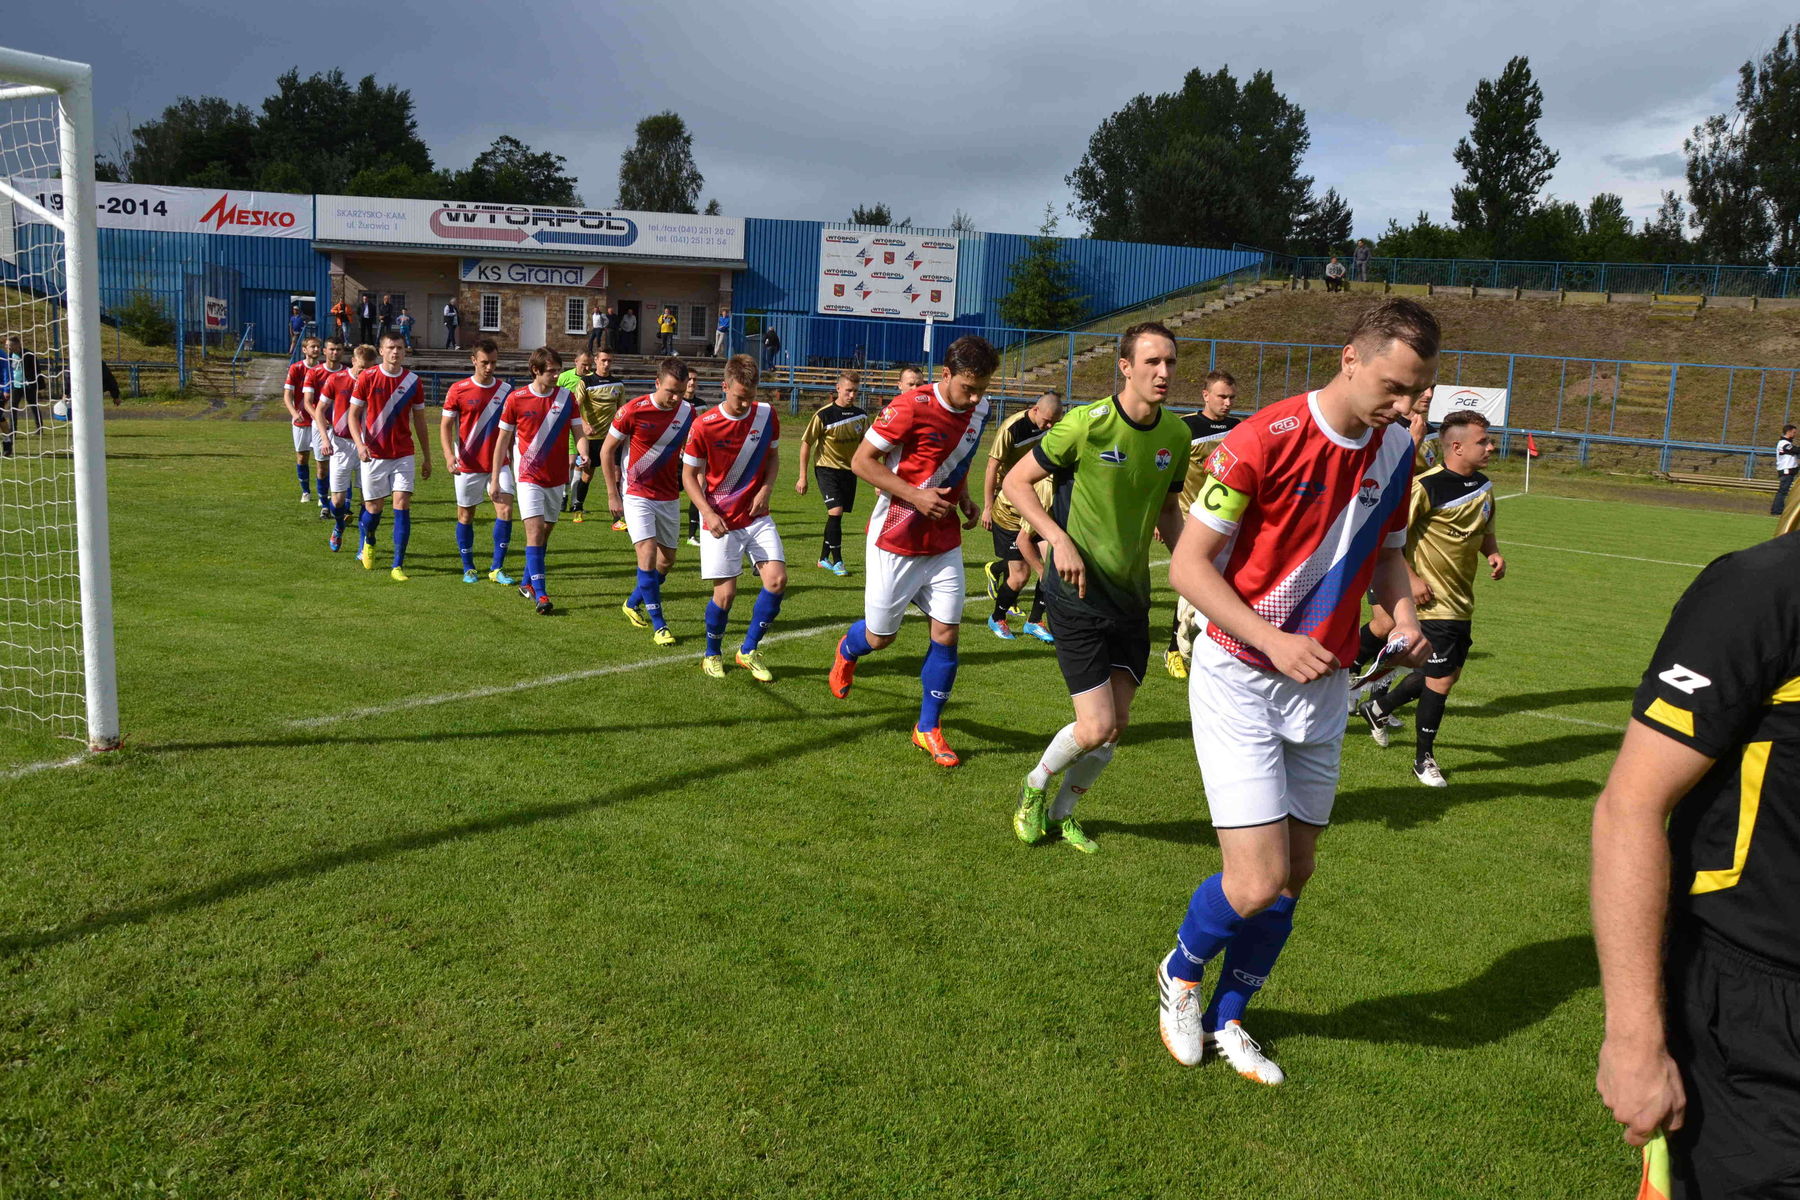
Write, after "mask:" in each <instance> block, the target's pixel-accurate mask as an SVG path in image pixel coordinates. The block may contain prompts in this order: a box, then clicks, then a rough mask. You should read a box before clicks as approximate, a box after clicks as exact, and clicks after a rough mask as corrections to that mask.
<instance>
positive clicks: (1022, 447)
mask: <svg viewBox="0 0 1800 1200" xmlns="http://www.w3.org/2000/svg"><path fill="white" fill-rule="evenodd" d="M1048 432H1049V430H1047V429H1039V428H1038V427H1037V423H1036V422H1034V421H1033V420H1032V419H1031V411H1030V410H1029V409H1027V410H1026V411H1025V412H1022V413H1020V414H1019V415H1018V416H1016V417H1014V418H1013V419H1012V420H1010V421H1008V422H1006V423H1005V424H1004V425H1002V426H1000V432H999V433H996V434H995V435H994V444H993V445H992V446H990V447H988V457H989V458H991V459H993V460H994V461H995V462H997V463H999V464H1000V478H1001V479H1003V480H1004V479H1005V478H1006V473H1007V472H1008V471H1010V470H1012V469H1013V467H1014V465H1016V464H1017V463H1018V461H1019V460H1020V459H1021V458H1024V457H1025V456H1026V455H1027V454H1030V453H1031V451H1032V448H1033V447H1034V446H1036V445H1037V444H1038V443H1039V442H1041V441H1043V440H1044V434H1046V433H1048ZM994 524H996V525H998V526H999V527H1000V528H1002V529H1004V530H1007V531H1008V532H1010V533H1017V532H1018V530H1019V510H1018V509H1016V508H1014V507H1013V506H1012V501H1010V500H1008V499H1007V498H1006V493H1005V492H1003V491H1000V490H999V489H995V491H994Z"/></svg>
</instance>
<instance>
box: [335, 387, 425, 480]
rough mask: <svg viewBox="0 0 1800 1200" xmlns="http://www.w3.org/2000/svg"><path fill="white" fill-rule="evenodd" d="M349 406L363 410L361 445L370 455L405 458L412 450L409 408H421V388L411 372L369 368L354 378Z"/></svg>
mask: <svg viewBox="0 0 1800 1200" xmlns="http://www.w3.org/2000/svg"><path fill="white" fill-rule="evenodd" d="M350 407H351V408H360V409H362V410H363V445H365V446H367V447H368V448H369V456H370V457H371V458H405V457H407V456H408V455H410V454H411V453H412V452H413V436H412V424H411V422H410V420H409V418H410V417H411V416H412V413H413V410H415V409H422V408H424V407H425V389H424V388H423V387H421V386H419V377H418V376H417V375H414V374H413V373H412V372H411V371H402V372H400V373H399V374H398V375H389V374H388V373H387V371H386V369H385V368H382V367H370V368H369V369H368V370H367V371H364V372H363V373H362V374H361V375H358V376H357V377H356V384H355V386H354V387H352V388H351V390H350Z"/></svg>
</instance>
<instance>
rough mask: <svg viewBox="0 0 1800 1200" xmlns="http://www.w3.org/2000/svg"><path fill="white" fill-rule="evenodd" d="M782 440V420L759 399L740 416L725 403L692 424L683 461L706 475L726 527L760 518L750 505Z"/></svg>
mask: <svg viewBox="0 0 1800 1200" xmlns="http://www.w3.org/2000/svg"><path fill="white" fill-rule="evenodd" d="M780 438H781V420H780V418H778V417H777V416H776V415H775V409H774V407H773V406H772V405H768V404H763V403H760V402H757V403H753V404H751V405H750V410H749V411H748V412H746V413H745V414H744V415H743V416H741V417H734V416H732V415H731V414H729V413H727V412H726V411H725V408H724V406H723V405H721V406H719V407H718V408H715V409H713V410H712V411H710V412H708V413H707V414H706V415H705V416H703V417H701V418H699V419H698V420H696V421H695V422H694V425H693V429H692V430H691V431H690V432H689V433H688V437H687V445H685V446H684V447H682V451H681V460H682V461H683V462H685V463H687V464H688V465H689V466H691V467H695V468H698V469H699V470H700V471H701V472H702V473H703V474H704V476H705V478H706V498H707V500H708V502H709V503H711V504H712V506H713V507H714V508H715V509H717V510H718V511H719V516H721V517H723V518H724V520H725V528H727V529H742V528H743V527H744V526H746V525H748V524H750V522H751V521H754V520H755V519H756V516H755V514H753V513H752V512H751V508H752V505H753V502H754V500H755V498H756V493H757V490H758V489H759V488H761V487H762V485H763V484H764V483H765V482H766V481H767V479H768V477H769V468H770V467H771V466H773V465H774V458H773V456H772V455H771V453H770V452H771V451H773V450H774V449H775V447H776V446H777V445H778V444H779V441H780Z"/></svg>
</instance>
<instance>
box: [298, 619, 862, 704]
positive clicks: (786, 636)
mask: <svg viewBox="0 0 1800 1200" xmlns="http://www.w3.org/2000/svg"><path fill="white" fill-rule="evenodd" d="M838 628H841V626H840V625H838V624H835V623H834V624H831V625H814V626H810V627H808V628H806V629H789V630H786V631H784V632H782V633H772V634H770V635H769V636H768V637H765V638H764V639H763V645H765V646H766V645H769V644H771V643H773V642H786V641H791V640H793V639H795V638H805V637H814V636H816V635H818V634H821V633H826V632H828V631H830V630H834V629H838ZM693 665H694V657H693V655H692V654H665V655H663V656H662V657H660V658H643V659H639V660H638V661H637V662H629V663H614V664H613V665H611V666H608V667H590V668H588V669H587V670H585V671H565V672H563V673H562V674H560V675H542V676H539V677H538V678H536V679H521V680H519V681H518V682H517V683H500V684H494V685H493V686H491V687H480V688H470V689H469V690H468V691H466V692H445V693H443V694H442V695H437V696H414V697H413V698H412V699H410V700H395V701H393V702H391V703H388V704H373V705H370V706H368V707H366V708H357V709H352V710H350V711H349V712H343V713H334V714H332V715H331V716H328V717H296V718H294V719H293V720H290V721H287V722H285V724H286V725H287V727H288V728H290V729H317V728H319V727H320V726H323V725H336V724H338V723H340V722H343V721H354V720H356V719H357V718H359V717H379V716H385V715H386V714H388V713H396V712H406V711H408V710H410V709H415V708H432V707H434V706H436V705H439V704H455V703H456V702H457V701H459V700H481V699H485V698H486V697H488V696H506V695H510V694H512V693H514V692H529V691H535V690H536V689H538V688H545V687H556V686H558V685H559V684H564V683H575V682H578V681H580V680H583V679H598V678H599V677H600V676H602V675H622V674H624V673H626V672H628V671H647V670H649V669H650V668H651V667H673V666H685V667H691V666H693Z"/></svg>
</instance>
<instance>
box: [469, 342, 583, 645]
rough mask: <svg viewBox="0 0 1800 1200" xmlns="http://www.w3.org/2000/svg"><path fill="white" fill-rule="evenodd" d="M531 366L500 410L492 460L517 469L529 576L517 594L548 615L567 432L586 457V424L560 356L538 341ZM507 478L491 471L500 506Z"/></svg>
mask: <svg viewBox="0 0 1800 1200" xmlns="http://www.w3.org/2000/svg"><path fill="white" fill-rule="evenodd" d="M529 365H530V367H531V386H530V387H526V388H515V389H513V392H512V394H511V395H509V396H507V398H506V403H505V405H504V407H503V408H502V409H501V412H500V434H499V437H498V439H497V440H496V441H495V443H494V458H493V461H494V462H496V463H501V464H504V463H507V462H511V463H513V464H514V469H515V471H516V472H517V474H518V485H517V486H518V489H519V515H520V516H522V517H524V518H525V578H524V579H522V580H520V581H519V593H520V594H521V595H523V596H524V597H525V598H526V599H527V600H532V601H535V602H536V604H537V610H538V615H539V616H544V615H546V614H548V613H549V612H550V610H551V608H552V607H553V605H552V604H551V603H550V595H549V593H548V592H547V591H546V590H545V587H544V550H545V547H546V546H547V545H548V544H549V541H550V530H551V529H552V528H554V527H555V525H556V519H557V517H558V516H559V515H560V514H561V513H562V503H563V497H564V496H565V495H567V494H568V489H569V431H570V430H571V429H573V430H574V431H575V434H576V438H577V449H578V450H579V451H580V453H581V456H582V457H583V458H586V457H587V455H588V427H587V426H586V425H585V424H584V423H583V422H582V420H581V413H580V411H579V410H578V408H577V406H576V403H575V396H574V394H573V393H572V392H570V391H569V389H568V388H566V387H558V386H557V383H556V377H557V376H558V375H560V374H562V355H560V354H558V353H557V352H556V351H554V350H552V349H551V348H550V347H548V346H539V347H538V348H537V349H536V350H533V351H532V352H531V361H530V363H529ZM515 450H516V451H517V453H516V454H515V453H514V451H515ZM503 482H504V481H503V479H502V472H500V471H494V472H492V473H490V474H489V476H488V485H487V493H488V498H489V499H490V500H492V501H493V502H494V504H495V507H496V508H498V506H499V504H500V497H501V496H502V495H503V494H504V493H503V492H502V491H501V487H502V485H503Z"/></svg>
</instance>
